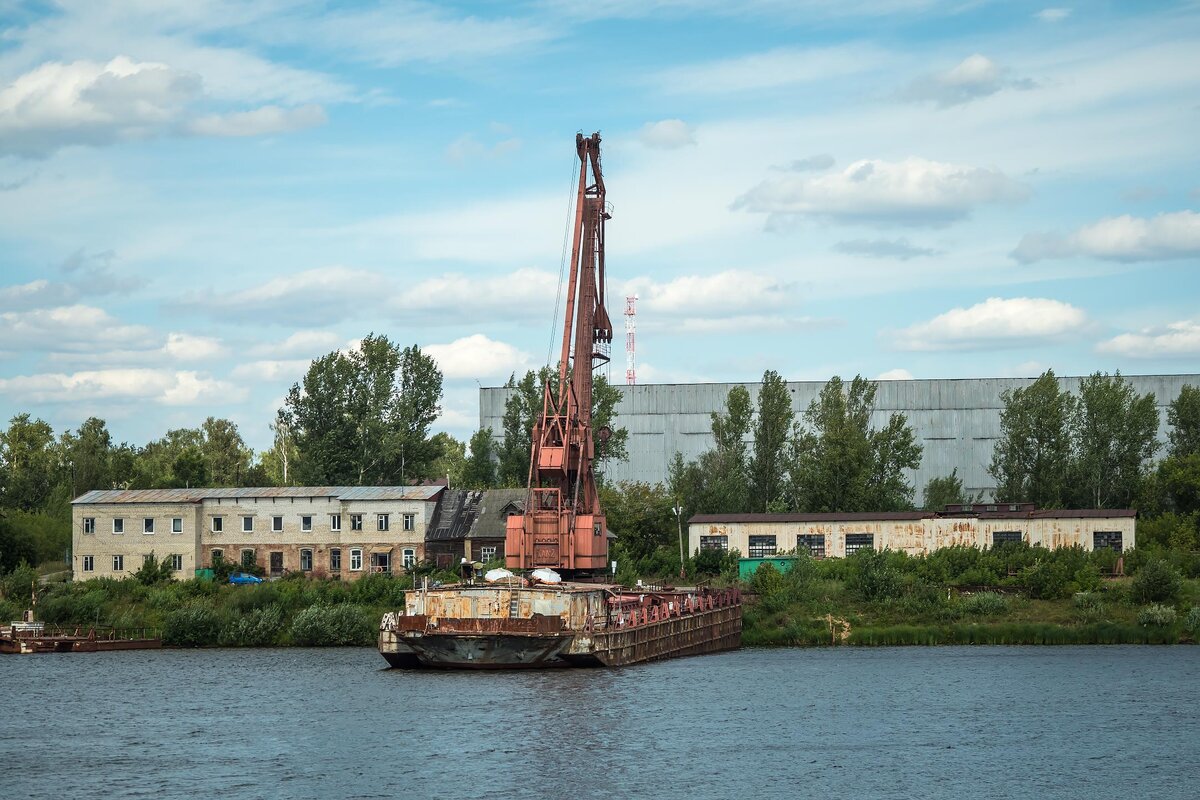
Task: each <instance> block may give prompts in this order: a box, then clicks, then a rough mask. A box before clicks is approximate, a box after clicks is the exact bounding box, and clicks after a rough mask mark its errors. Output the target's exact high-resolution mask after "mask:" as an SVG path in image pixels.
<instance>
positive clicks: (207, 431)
mask: <svg viewBox="0 0 1200 800" xmlns="http://www.w3.org/2000/svg"><path fill="white" fill-rule="evenodd" d="M200 452H201V454H202V455H203V456H204V469H205V472H206V473H207V475H208V483H209V485H210V486H238V485H241V484H242V479H243V478H245V477H247V475H248V473H249V471H250V463H251V461H252V460H253V459H254V453H253V452H252V451H251V450H250V448H249V447H247V446H246V442H245V441H243V440H242V434H241V433H240V432H239V431H238V427H237V425H235V424H234V423H233V422H230V421H229V420H227V419H218V418H216V417H209V418H208V419H206V420H204V424H202V425H201V426H200Z"/></svg>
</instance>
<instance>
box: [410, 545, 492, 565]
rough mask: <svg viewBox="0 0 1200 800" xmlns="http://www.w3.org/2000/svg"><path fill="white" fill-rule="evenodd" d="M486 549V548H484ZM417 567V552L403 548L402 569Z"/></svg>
mask: <svg viewBox="0 0 1200 800" xmlns="http://www.w3.org/2000/svg"><path fill="white" fill-rule="evenodd" d="M484 549H488V548H484ZM491 551H492V555H493V556H495V555H496V548H494V547H493V548H491ZM416 565H417V551H416V550H414V549H412V548H411V547H406V548H404V568H405V569H412V568H413V567H415V566H416Z"/></svg>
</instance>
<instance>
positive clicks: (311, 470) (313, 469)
mask: <svg viewBox="0 0 1200 800" xmlns="http://www.w3.org/2000/svg"><path fill="white" fill-rule="evenodd" d="M441 396H442V373H441V371H439V370H438V368H437V364H436V363H435V362H434V361H433V359H432V358H430V357H429V356H426V355H425V354H423V353H422V352H421V351H420V349H419V348H417V347H416V346H415V345H413V346H411V347H406V348H404V349H400V348H399V347H398V346H396V345H394V344H392V343H391V342H390V341H389V340H388V338H387V337H386V336H375V335H374V334H368V335H367V336H366V337H365V338H363V340H362V342H361V344H360V346H359V347H358V348H357V349H356V350H353V351H351V352H350V353H342V352H341V351H335V352H332V353H330V354H328V355H326V356H323V357H321V358H319V359H317V360H316V361H313V362H312V364H311V365H310V366H309V369H308V372H307V374H306V375H305V376H304V379H303V382H302V384H301V383H297V384H294V385H293V386H292V389H291V391H290V392H289V393H288V397H287V401H286V405H285V407H284V409H283V411H282V414H281V416H280V419H281V420H283V421H284V422H285V423H286V426H287V428H288V430H289V431H290V432H291V435H292V436H293V437H294V440H295V444H296V450H297V453H298V456H299V458H298V463H297V464H296V466H295V469H296V476H297V478H298V480H300V481H301V482H303V483H307V484H309V485H317V486H320V485H325V486H330V485H334V486H336V485H355V486H362V485H388V484H403V483H405V481H406V478H408V477H409V476H420V475H424V474H426V471H427V470H428V467H429V465H430V464H431V463H432V461H433V460H434V458H435V457H436V456H437V453H436V452H435V447H434V446H433V445H432V444H431V443H430V441H429V439H428V432H429V426H430V425H431V424H432V423H433V421H434V419H436V418H437V415H438V413H439V411H440V410H441V407H440V405H439V404H440V401H441Z"/></svg>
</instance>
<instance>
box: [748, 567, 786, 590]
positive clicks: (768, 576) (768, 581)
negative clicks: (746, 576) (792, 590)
mask: <svg viewBox="0 0 1200 800" xmlns="http://www.w3.org/2000/svg"><path fill="white" fill-rule="evenodd" d="M750 589H751V591H753V592H755V593H757V594H758V595H760V596H762V597H774V596H775V595H777V594H780V593H781V592H783V573H782V572H780V571H779V569H778V568H777V567H776V566H775V565H774V564H772V563H771V562H770V561H765V562H763V563H762V564H759V565H758V569H756V570H755V571H754V574H753V575H752V576H751V577H750Z"/></svg>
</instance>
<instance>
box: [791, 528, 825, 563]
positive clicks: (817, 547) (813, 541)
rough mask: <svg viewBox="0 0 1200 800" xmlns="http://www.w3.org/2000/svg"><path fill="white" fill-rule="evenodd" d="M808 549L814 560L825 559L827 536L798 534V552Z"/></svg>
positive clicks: (821, 534)
mask: <svg viewBox="0 0 1200 800" xmlns="http://www.w3.org/2000/svg"><path fill="white" fill-rule="evenodd" d="M805 548H807V550H808V554H809V555H810V556H812V557H813V558H824V557H825V534H823V533H798V534H796V552H797V553H799V552H800V551H801V549H805Z"/></svg>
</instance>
